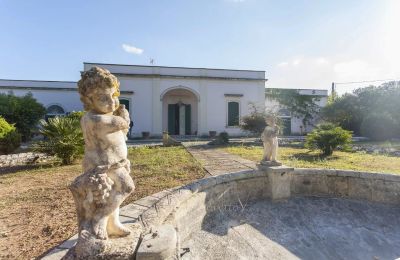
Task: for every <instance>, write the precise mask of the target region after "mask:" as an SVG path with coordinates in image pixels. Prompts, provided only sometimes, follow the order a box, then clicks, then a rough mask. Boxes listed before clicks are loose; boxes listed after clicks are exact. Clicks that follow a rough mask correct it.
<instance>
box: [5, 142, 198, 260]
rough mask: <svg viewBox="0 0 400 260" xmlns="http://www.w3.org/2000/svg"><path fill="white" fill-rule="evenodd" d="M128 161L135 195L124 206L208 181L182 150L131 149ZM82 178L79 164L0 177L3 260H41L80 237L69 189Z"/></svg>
mask: <svg viewBox="0 0 400 260" xmlns="http://www.w3.org/2000/svg"><path fill="white" fill-rule="evenodd" d="M129 159H130V160H131V162H132V165H131V167H132V172H131V174H132V176H133V179H134V181H135V185H136V190H135V191H134V193H133V194H132V195H131V196H130V197H128V198H127V200H126V201H125V202H124V205H125V204H129V203H130V202H132V201H134V200H137V199H139V198H141V197H144V196H147V195H150V194H153V193H156V192H158V191H161V190H164V189H167V188H171V187H175V186H180V185H183V184H186V183H189V182H191V181H193V180H195V179H199V178H202V177H203V176H204V170H203V169H202V167H201V165H199V164H198V163H197V162H196V161H195V160H194V158H193V157H192V156H190V155H189V154H188V153H187V152H186V150H185V149H184V148H182V147H170V148H163V147H157V148H148V147H142V148H137V149H130V150H129ZM79 174H81V165H80V162H77V163H76V164H74V165H69V166H52V165H46V164H42V165H36V166H34V168H31V169H30V170H23V171H18V170H13V171H11V172H6V173H3V174H1V175H0V219H1V221H0V259H3V258H6V259H32V258H36V257H38V256H40V255H41V254H43V253H44V252H45V251H47V250H48V249H50V248H52V247H53V246H55V245H57V244H59V243H60V242H62V241H63V240H65V239H68V238H69V237H71V236H72V235H73V234H75V233H76V232H77V222H76V216H75V205H74V202H73V198H72V195H71V193H70V191H69V190H68V185H69V184H70V183H71V182H72V180H73V179H74V178H75V177H76V176H78V175H79Z"/></svg>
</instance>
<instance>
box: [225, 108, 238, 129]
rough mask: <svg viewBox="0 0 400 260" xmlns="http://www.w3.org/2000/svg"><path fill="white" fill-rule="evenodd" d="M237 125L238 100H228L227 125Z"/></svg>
mask: <svg viewBox="0 0 400 260" xmlns="http://www.w3.org/2000/svg"><path fill="white" fill-rule="evenodd" d="M238 125H239V102H228V126H238Z"/></svg>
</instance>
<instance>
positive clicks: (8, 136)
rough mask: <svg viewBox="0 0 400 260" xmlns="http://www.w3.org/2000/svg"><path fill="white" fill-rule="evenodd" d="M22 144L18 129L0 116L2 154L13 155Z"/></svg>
mask: <svg viewBox="0 0 400 260" xmlns="http://www.w3.org/2000/svg"><path fill="white" fill-rule="evenodd" d="M20 144H21V135H20V134H19V133H18V131H17V129H16V128H15V127H14V126H13V125H10V124H9V123H7V121H6V120H5V119H4V118H2V117H1V116H0V153H5V154H8V153H11V152H13V151H15V149H17V148H18V147H19V146H20Z"/></svg>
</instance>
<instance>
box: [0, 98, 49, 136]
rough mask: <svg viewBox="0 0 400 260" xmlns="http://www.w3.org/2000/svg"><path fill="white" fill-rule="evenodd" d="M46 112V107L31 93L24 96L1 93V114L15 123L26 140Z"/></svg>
mask: <svg viewBox="0 0 400 260" xmlns="http://www.w3.org/2000/svg"><path fill="white" fill-rule="evenodd" d="M45 114H46V109H45V108H44V107H43V105H42V104H40V103H38V102H37V101H36V99H34V98H33V96H32V94H31V93H28V94H26V95H25V96H22V97H19V96H14V95H13V94H12V93H9V94H0V115H1V116H3V117H4V119H5V120H6V121H7V122H9V123H11V124H15V127H16V128H17V129H18V131H19V132H20V133H21V134H22V137H23V139H24V140H29V139H30V134H31V131H32V129H33V128H34V127H35V126H36V125H37V124H38V122H39V120H40V119H41V118H43V116H44V115H45Z"/></svg>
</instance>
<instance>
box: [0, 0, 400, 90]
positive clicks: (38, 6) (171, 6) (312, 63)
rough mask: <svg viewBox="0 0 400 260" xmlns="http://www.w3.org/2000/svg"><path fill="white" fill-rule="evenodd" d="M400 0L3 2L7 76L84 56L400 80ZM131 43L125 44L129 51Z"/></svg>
mask: <svg viewBox="0 0 400 260" xmlns="http://www.w3.org/2000/svg"><path fill="white" fill-rule="evenodd" d="M399 13H400V1H397V0H393V1H390V0H387V1H385V0H379V1H377V0H351V1H350V0H346V1H345V0H335V1H333V0H332V1H328V0H321V1H314V0H307V1H305V0H296V1H295V0H291V1H278V0H276V1H269V0H181V1H174V0H168V1H167V0H158V1H151V0H147V1H144V0H143V1H134V0H130V1H119V0H114V1H102V0H96V1H95V0H85V1H82V0H81V1H78V0H68V1H54V0H35V1H33V0H32V1H27V0H0V32H1V38H0V78H3V79H35V80H78V79H79V71H80V70H82V68H83V64H82V63H83V62H84V61H88V62H104V63H121V64H144V65H149V59H150V58H153V59H154V60H155V65H164V66H187V67H212V68H232V69H255V70H265V71H266V76H267V78H268V79H269V81H268V83H267V87H285V88H288V87H291V88H329V87H330V84H331V82H332V81H335V82H345V81H360V80H373V79H385V78H400V66H399V65H398V64H399V60H400V51H399V50H400V36H399V33H398V31H399V30H400V29H399V28H400V18H399ZM124 46H125V48H124Z"/></svg>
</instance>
